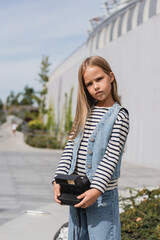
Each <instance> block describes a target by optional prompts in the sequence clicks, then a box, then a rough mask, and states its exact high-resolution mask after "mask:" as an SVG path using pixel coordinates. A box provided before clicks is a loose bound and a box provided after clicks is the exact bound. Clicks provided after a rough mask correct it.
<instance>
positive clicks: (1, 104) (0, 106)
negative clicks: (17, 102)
mask: <svg viewBox="0 0 160 240" xmlns="http://www.w3.org/2000/svg"><path fill="white" fill-rule="evenodd" d="M2 109H3V102H2V100H1V99H0V110H2Z"/></svg>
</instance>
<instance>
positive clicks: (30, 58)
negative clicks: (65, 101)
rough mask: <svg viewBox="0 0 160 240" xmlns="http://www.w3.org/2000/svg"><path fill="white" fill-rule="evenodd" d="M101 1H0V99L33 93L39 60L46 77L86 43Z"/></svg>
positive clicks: (99, 10)
mask: <svg viewBox="0 0 160 240" xmlns="http://www.w3.org/2000/svg"><path fill="white" fill-rule="evenodd" d="M103 2H104V1H102V0H34V1H33V0H14V1H13V0H5V1H3V0H0V99H1V100H2V101H3V102H4V103H5V101H6V98H7V96H8V95H9V94H10V92H11V91H14V93H18V92H22V91H23V89H24V87H25V86H26V85H27V86H29V87H33V88H34V89H35V90H36V91H38V90H39V89H40V88H41V85H40V83H39V81H38V73H39V72H40V63H41V60H42V57H43V56H49V62H50V63H51V65H50V68H49V71H50V72H49V74H51V73H52V71H53V70H54V69H55V68H56V66H58V65H59V64H60V63H61V62H62V61H63V60H64V59H65V58H66V57H67V56H69V55H70V54H71V53H72V52H73V51H74V50H75V49H76V48H78V47H79V46H80V45H81V44H83V43H84V42H85V41H86V40H87V36H88V35H87V30H89V29H90V25H89V19H91V18H94V17H97V16H101V15H104V9H103V6H102V4H103Z"/></svg>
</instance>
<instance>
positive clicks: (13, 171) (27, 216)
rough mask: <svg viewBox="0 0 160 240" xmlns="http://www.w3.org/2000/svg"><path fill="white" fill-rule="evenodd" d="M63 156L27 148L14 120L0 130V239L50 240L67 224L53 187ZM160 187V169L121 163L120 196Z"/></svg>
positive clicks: (64, 210)
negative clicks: (14, 128)
mask: <svg viewBox="0 0 160 240" xmlns="http://www.w3.org/2000/svg"><path fill="white" fill-rule="evenodd" d="M61 153H62V151H59V150H48V149H35V148H32V147H29V146H27V145H26V144H25V143H24V142H23V135H22V134H21V133H19V132H17V133H16V135H15V136H13V135H12V132H11V118H9V119H8V122H7V123H5V124H4V125H3V126H1V127H0V189H1V191H0V239H2V240H11V239H16V240H30V239H34V240H50V239H53V237H54V235H55V233H56V232H57V230H58V229H59V228H60V227H61V226H62V224H64V223H65V222H66V221H67V219H68V207H64V206H59V205H58V204H56V203H54V201H53V189H52V185H51V180H52V176H53V173H54V171H55V169H56V166H57V164H58V161H59V158H60V156H61ZM158 186H160V169H149V168H145V167H139V166H136V165H131V164H129V163H127V162H123V163H122V174H121V178H120V180H119V190H120V194H121V195H123V196H124V195H127V194H128V193H127V191H126V187H134V188H143V187H149V188H155V187H158ZM26 210H30V211H26ZM32 211H35V212H32Z"/></svg>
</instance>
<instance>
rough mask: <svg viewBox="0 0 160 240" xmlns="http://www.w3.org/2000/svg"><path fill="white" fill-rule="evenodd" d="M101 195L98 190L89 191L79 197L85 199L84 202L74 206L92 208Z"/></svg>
mask: <svg viewBox="0 0 160 240" xmlns="http://www.w3.org/2000/svg"><path fill="white" fill-rule="evenodd" d="M101 194H102V192H100V191H99V190H98V189H96V188H92V189H89V190H87V191H86V192H84V193H83V194H81V195H79V196H78V197H77V198H78V199H82V198H83V200H82V201H81V202H80V203H78V204H76V205H74V207H81V208H87V207H89V206H91V205H92V204H93V203H94V202H95V201H96V200H97V198H98V197H99V196H100V195H101Z"/></svg>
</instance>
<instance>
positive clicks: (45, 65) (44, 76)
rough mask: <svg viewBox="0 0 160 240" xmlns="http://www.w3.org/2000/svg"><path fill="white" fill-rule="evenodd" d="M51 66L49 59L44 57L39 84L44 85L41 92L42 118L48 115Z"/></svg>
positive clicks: (40, 109) (40, 106) (40, 107)
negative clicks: (48, 87)
mask: <svg viewBox="0 0 160 240" xmlns="http://www.w3.org/2000/svg"><path fill="white" fill-rule="evenodd" d="M50 65H51V64H50V63H49V57H45V56H43V57H42V61H41V69H40V73H39V74H38V75H39V77H40V78H39V82H40V83H41V85H42V90H41V91H40V92H39V93H40V104H39V112H40V116H41V117H43V115H44V114H45V113H47V111H46V104H45V101H46V94H47V82H48V81H49V77H48V72H49V66H50Z"/></svg>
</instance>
